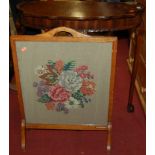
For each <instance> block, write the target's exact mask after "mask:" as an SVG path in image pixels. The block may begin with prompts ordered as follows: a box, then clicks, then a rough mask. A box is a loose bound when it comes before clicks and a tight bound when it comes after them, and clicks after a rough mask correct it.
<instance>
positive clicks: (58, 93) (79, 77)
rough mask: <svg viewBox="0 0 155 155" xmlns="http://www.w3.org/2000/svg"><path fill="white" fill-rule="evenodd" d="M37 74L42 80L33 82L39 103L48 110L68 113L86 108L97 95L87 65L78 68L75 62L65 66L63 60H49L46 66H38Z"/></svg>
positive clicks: (72, 61) (69, 62) (92, 76)
mask: <svg viewBox="0 0 155 155" xmlns="http://www.w3.org/2000/svg"><path fill="white" fill-rule="evenodd" d="M35 73H36V75H37V76H38V78H39V79H40V80H39V81H35V82H33V87H35V88H36V89H37V96H38V99H37V101H38V102H40V103H44V106H45V107H46V108H47V110H56V111H58V112H61V111H63V112H64V113H68V112H69V110H70V109H77V108H84V107H85V104H86V103H90V102H91V98H90V97H91V96H92V95H93V94H94V93H95V83H94V82H93V79H94V75H93V74H91V72H89V71H88V66H86V65H82V66H79V67H76V61H74V60H70V61H68V62H67V63H65V64H64V62H63V61H62V60H58V61H56V62H54V61H53V60H48V63H47V64H46V65H42V66H38V67H37V68H36V70H35ZM90 79H91V80H92V81H90ZM88 96H89V97H88Z"/></svg>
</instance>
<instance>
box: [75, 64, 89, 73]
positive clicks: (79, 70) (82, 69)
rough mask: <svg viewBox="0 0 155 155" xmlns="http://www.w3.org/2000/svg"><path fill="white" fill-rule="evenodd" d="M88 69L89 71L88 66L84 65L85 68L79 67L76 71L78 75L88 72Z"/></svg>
mask: <svg viewBox="0 0 155 155" xmlns="http://www.w3.org/2000/svg"><path fill="white" fill-rule="evenodd" d="M87 69H88V66H85V65H83V66H79V67H77V68H76V69H75V71H76V72H77V73H79V72H81V71H85V70H87Z"/></svg>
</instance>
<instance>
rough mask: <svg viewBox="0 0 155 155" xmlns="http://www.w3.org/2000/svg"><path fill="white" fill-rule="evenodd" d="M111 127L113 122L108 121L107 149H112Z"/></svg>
mask: <svg viewBox="0 0 155 155" xmlns="http://www.w3.org/2000/svg"><path fill="white" fill-rule="evenodd" d="M111 129H112V124H111V123H110V122H109V123H108V139H107V151H110V150H111Z"/></svg>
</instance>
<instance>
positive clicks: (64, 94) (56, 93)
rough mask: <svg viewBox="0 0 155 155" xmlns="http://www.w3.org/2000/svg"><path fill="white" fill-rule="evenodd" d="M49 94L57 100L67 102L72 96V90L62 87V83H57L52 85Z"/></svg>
mask: <svg viewBox="0 0 155 155" xmlns="http://www.w3.org/2000/svg"><path fill="white" fill-rule="evenodd" d="M48 96H50V97H51V98H52V100H53V101H55V102H61V103H63V102H65V101H67V100H68V99H69V98H70V96H71V95H70V92H69V91H67V90H66V89H64V88H63V87H61V86H60V85H58V84H57V85H55V86H52V87H50V89H49V93H48Z"/></svg>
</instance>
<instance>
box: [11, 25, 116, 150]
mask: <svg viewBox="0 0 155 155" xmlns="http://www.w3.org/2000/svg"><path fill="white" fill-rule="evenodd" d="M59 32H63V33H64V32H65V33H66V32H67V33H68V34H71V36H56V34H58V33H59ZM11 47H12V55H13V62H14V69H15V77H16V85H17V91H18V99H19V108H20V114H21V147H22V148H23V149H25V141H26V140H25V131H26V129H67V130H105V131H107V133H108V138H107V149H108V150H110V149H111V129H112V123H111V116H112V105H113V94H114V81H115V80H114V79H115V64H116V53H117V38H116V37H101V36H100V37H90V36H86V35H84V34H81V33H79V32H77V31H75V30H73V29H70V28H66V27H59V28H55V29H53V30H50V31H48V32H46V33H44V34H40V35H35V36H28V35H14V36H11Z"/></svg>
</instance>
